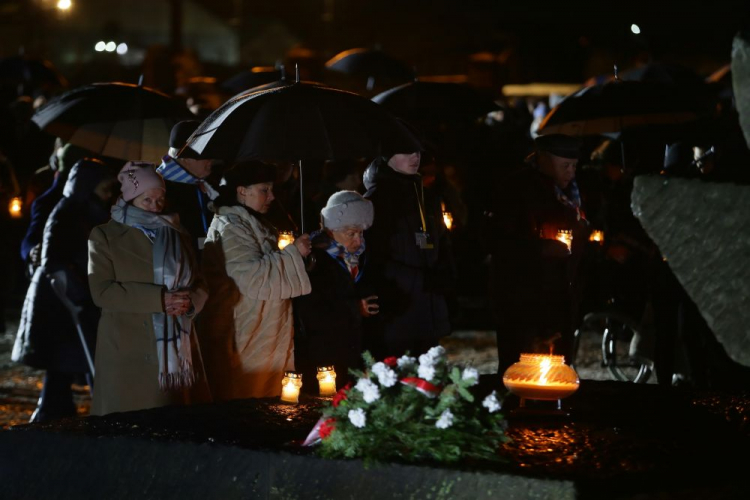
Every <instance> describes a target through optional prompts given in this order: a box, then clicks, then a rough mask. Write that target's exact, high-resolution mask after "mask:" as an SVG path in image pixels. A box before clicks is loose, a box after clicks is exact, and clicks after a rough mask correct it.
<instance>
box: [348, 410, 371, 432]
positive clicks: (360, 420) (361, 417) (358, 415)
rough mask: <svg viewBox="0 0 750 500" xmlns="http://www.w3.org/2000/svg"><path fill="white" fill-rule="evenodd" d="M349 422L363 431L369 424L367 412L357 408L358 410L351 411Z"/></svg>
mask: <svg viewBox="0 0 750 500" xmlns="http://www.w3.org/2000/svg"><path fill="white" fill-rule="evenodd" d="M349 421H350V422H351V423H352V425H353V426H354V427H357V428H359V429H361V428H362V427H364V426H365V424H366V423H367V415H366V414H365V410H363V409H362V408H357V409H356V410H349Z"/></svg>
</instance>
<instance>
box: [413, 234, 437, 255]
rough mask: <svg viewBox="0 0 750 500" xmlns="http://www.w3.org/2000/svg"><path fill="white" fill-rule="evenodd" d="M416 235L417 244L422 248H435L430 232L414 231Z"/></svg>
mask: <svg viewBox="0 0 750 500" xmlns="http://www.w3.org/2000/svg"><path fill="white" fill-rule="evenodd" d="M414 237H415V239H416V240H417V246H418V247H419V248H421V249H422V250H430V249H432V248H435V246H434V245H433V244H432V238H431V237H430V233H425V232H424V231H419V232H416V233H414Z"/></svg>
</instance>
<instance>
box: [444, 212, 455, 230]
mask: <svg viewBox="0 0 750 500" xmlns="http://www.w3.org/2000/svg"><path fill="white" fill-rule="evenodd" d="M443 222H444V223H445V227H446V228H447V229H448V231H450V230H451V228H452V227H453V214H452V213H450V212H443Z"/></svg>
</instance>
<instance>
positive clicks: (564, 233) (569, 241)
mask: <svg viewBox="0 0 750 500" xmlns="http://www.w3.org/2000/svg"><path fill="white" fill-rule="evenodd" d="M555 239H556V240H557V241H561V242H563V243H565V244H566V245H567V246H568V251H570V249H571V248H572V247H573V231H570V230H568V229H560V230H559V231H557V237H555Z"/></svg>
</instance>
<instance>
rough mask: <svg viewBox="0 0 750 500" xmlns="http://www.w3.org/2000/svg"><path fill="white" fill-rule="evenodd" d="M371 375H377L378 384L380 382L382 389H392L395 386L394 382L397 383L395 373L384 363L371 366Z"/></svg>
mask: <svg viewBox="0 0 750 500" xmlns="http://www.w3.org/2000/svg"><path fill="white" fill-rule="evenodd" d="M372 373H374V374H375V375H377V377H378V382H380V385H382V386H383V387H393V386H394V385H396V382H398V376H397V375H396V372H394V371H393V370H391V368H390V367H389V366H388V365H386V364H385V363H381V362H377V363H375V364H374V365H372Z"/></svg>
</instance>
